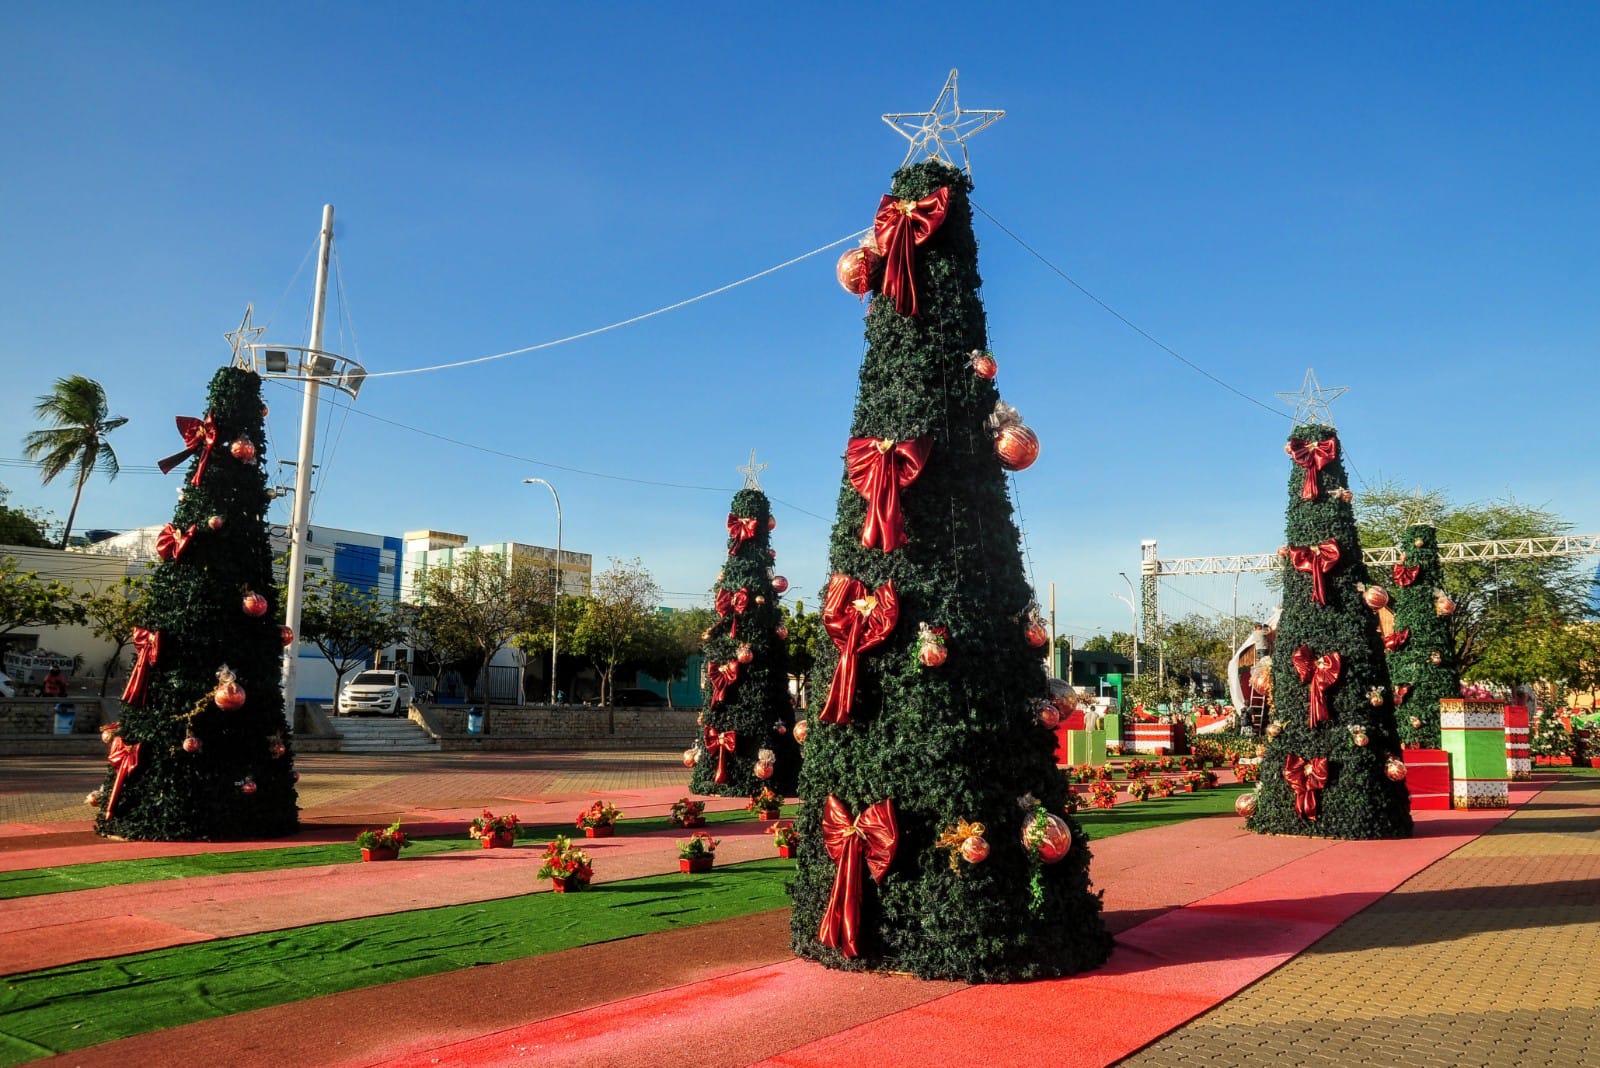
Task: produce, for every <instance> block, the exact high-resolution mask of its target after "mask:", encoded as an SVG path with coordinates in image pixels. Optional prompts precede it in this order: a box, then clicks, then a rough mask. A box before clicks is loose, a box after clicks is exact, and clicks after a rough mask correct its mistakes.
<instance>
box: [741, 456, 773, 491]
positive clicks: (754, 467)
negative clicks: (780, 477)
mask: <svg viewBox="0 0 1600 1068" xmlns="http://www.w3.org/2000/svg"><path fill="white" fill-rule="evenodd" d="M767 467H768V465H767V464H758V463H756V450H754V449H751V450H750V462H749V463H747V464H744V465H742V466H741V467H739V468H738V472H739V473H740V474H741V475H743V476H744V488H745V489H753V490H759V489H760V488H761V472H763V471H765V470H766V469H767Z"/></svg>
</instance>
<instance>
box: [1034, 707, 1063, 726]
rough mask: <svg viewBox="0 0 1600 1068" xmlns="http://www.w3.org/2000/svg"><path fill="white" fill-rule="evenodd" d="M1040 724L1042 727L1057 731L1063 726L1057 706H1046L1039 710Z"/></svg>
mask: <svg viewBox="0 0 1600 1068" xmlns="http://www.w3.org/2000/svg"><path fill="white" fill-rule="evenodd" d="M1039 723H1040V725H1041V726H1044V727H1048V728H1049V729H1050V730H1055V729H1056V728H1057V727H1059V726H1061V711H1060V709H1058V708H1056V706H1055V705H1045V706H1044V707H1043V708H1041V709H1039Z"/></svg>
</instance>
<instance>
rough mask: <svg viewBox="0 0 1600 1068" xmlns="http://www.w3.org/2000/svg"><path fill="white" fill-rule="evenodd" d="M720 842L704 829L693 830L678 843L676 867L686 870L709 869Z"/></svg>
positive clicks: (699, 870)
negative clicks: (692, 832)
mask: <svg viewBox="0 0 1600 1068" xmlns="http://www.w3.org/2000/svg"><path fill="white" fill-rule="evenodd" d="M720 844H721V839H719V838H713V837H711V836H710V835H709V834H706V833H705V832H704V831H696V832H694V834H692V835H691V836H689V838H687V839H685V840H684V841H682V842H679V843H678V869H679V870H680V871H687V872H702V871H710V870H711V862H712V861H713V860H715V859H716V855H717V846H718V845H720Z"/></svg>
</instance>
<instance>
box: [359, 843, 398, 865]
mask: <svg viewBox="0 0 1600 1068" xmlns="http://www.w3.org/2000/svg"><path fill="white" fill-rule="evenodd" d="M361 859H362V860H363V861H373V860H399V859H400V850H398V849H394V848H390V847H386V846H378V847H377V848H375V849H363V850H362V851H361Z"/></svg>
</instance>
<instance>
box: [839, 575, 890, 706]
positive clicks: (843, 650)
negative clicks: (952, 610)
mask: <svg viewBox="0 0 1600 1068" xmlns="http://www.w3.org/2000/svg"><path fill="white" fill-rule="evenodd" d="M899 618H900V599H899V598H898V597H897V596H896V595H895V592H894V583H893V582H892V581H890V582H885V583H884V584H883V585H882V586H879V587H878V588H877V590H876V591H874V592H869V591H868V590H867V587H866V586H864V585H863V584H862V582H861V580H860V579H854V578H851V577H850V576H848V575H835V576H833V578H832V579H830V580H829V581H828V595H827V596H826V597H825V598H824V599H823V604H822V625H823V627H824V628H825V629H826V630H827V632H828V637H830V638H832V639H833V644H834V645H835V646H837V647H838V649H839V666H838V667H836V668H834V669H833V681H832V682H831V683H829V684H828V699H827V701H826V702H825V703H824V704H823V706H822V722H824V723H837V724H839V725H840V726H844V725H846V724H848V723H849V722H850V706H851V705H852V704H853V703H854V702H855V697H856V658H857V656H858V654H860V653H864V652H866V651H867V650H868V649H871V648H872V647H873V646H875V645H878V644H880V643H882V642H883V640H884V639H885V638H887V637H888V636H889V632H890V631H892V630H894V625H895V621H896V620H898V619H899Z"/></svg>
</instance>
